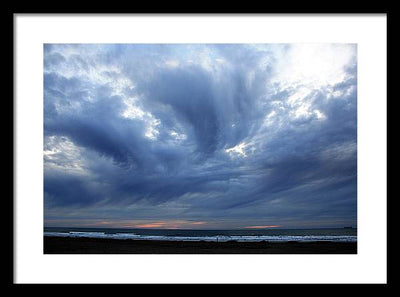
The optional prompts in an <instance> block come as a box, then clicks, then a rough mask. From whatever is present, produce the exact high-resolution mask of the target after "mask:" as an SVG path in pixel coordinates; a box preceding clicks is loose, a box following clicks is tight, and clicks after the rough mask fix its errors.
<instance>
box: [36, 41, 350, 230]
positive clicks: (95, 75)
mask: <svg viewBox="0 0 400 297" xmlns="http://www.w3.org/2000/svg"><path fill="white" fill-rule="evenodd" d="M43 158H44V223H45V226H68V227H118V228H167V229H170V228H184V229H242V228H249V229H259V228H260V229H263V228H328V227H344V226H354V227H355V226H357V47H356V45H355V44H45V45H44V151H43Z"/></svg>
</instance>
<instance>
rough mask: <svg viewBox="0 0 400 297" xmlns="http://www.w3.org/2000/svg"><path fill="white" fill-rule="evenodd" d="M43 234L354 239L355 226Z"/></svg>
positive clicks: (48, 231) (58, 232)
mask: <svg viewBox="0 0 400 297" xmlns="http://www.w3.org/2000/svg"><path fill="white" fill-rule="evenodd" d="M44 236H58V237H90V238H110V239H132V240H169V241H214V242H220V241H221V242H222V241H232V240H233V241H248V242H250V241H254V242H256V241H301V242H304V241H340V242H357V228H329V229H328V228H321V229H278V228H276V229H262V230H259V229H257V230H255V229H251V230H249V229H244V230H187V229H126V228H124V229H118V228H68V227H45V228H44Z"/></svg>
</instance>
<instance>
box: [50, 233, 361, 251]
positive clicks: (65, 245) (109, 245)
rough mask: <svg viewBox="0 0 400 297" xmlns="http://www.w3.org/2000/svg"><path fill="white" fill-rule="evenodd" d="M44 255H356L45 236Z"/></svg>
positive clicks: (314, 246)
mask: <svg viewBox="0 0 400 297" xmlns="http://www.w3.org/2000/svg"><path fill="white" fill-rule="evenodd" d="M44 253H45V254H357V243H356V242H331V241H316V242H265V241H264V242H236V241H228V242H205V241H197V242H193V241H153V240H129V239H128V240H120V239H102V238H71V237H48V236H45V237H44Z"/></svg>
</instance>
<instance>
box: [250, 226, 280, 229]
mask: <svg viewBox="0 0 400 297" xmlns="http://www.w3.org/2000/svg"><path fill="white" fill-rule="evenodd" d="M278 227H279V226H278V225H267V226H247V227H245V228H246V229H267V228H278Z"/></svg>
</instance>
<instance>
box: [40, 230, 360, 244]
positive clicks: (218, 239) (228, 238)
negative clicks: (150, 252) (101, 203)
mask: <svg viewBox="0 0 400 297" xmlns="http://www.w3.org/2000/svg"><path fill="white" fill-rule="evenodd" d="M44 236H55V237H74V238H76V237H84V238H109V239H131V240H162V241H213V242H227V241H238V242H260V241H301V242H304V241H308V242H312V241H339V242H356V241H357V236H353V235H332V236H330V235H301V236H299V235H260V236H244V235H243V236H241V235H237V236H226V235H216V236H160V235H138V234H134V233H111V234H110V233H104V232H44Z"/></svg>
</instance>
